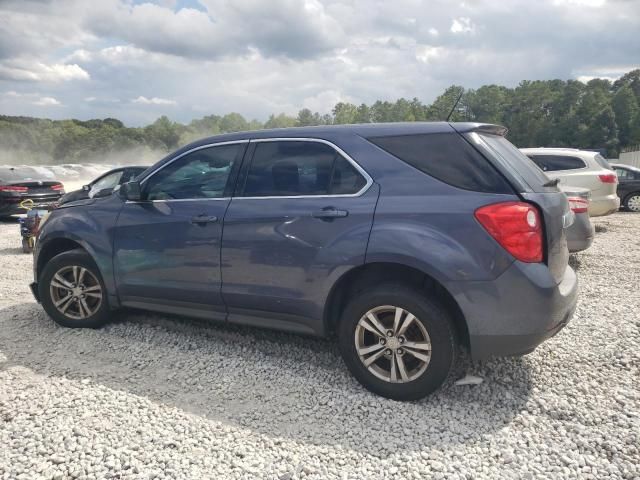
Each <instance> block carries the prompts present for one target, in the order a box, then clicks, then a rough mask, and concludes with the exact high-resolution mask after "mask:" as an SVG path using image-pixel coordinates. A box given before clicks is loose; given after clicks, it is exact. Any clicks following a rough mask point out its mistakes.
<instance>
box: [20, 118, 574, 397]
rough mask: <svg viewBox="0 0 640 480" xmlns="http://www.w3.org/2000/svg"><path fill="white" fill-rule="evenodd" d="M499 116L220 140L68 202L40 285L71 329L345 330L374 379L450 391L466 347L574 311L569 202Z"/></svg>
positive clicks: (363, 376) (45, 242)
mask: <svg viewBox="0 0 640 480" xmlns="http://www.w3.org/2000/svg"><path fill="white" fill-rule="evenodd" d="M505 131H506V130H505V129H504V128H503V127H499V126H495V125H486V124H475V123H445V122H438V123H404V124H378V125H345V126H323V127H309V128H291V129H281V130H265V131H256V132H244V133H234V134H228V135H220V136H216V137H211V138H207V139H204V140H200V141H198V142H195V143H192V144H190V145H187V146H186V147H183V148H181V149H180V150H178V151H177V152H175V153H172V154H170V155H168V156H167V157H166V158H164V159H162V160H161V161H159V162H158V163H157V164H155V165H154V166H152V167H150V168H149V169H148V170H146V171H145V172H143V173H142V174H141V175H140V176H139V177H137V178H136V180H135V181H133V182H129V183H126V184H124V185H123V186H122V187H121V188H120V189H119V190H118V191H116V192H115V193H113V194H108V193H109V192H107V194H105V195H104V196H101V195H98V196H96V197H94V198H92V199H84V200H78V201H75V202H71V203H69V204H65V205H63V206H62V207H61V208H59V209H57V210H55V211H53V212H52V214H51V216H50V217H49V219H48V220H47V221H46V222H45V224H44V226H43V228H42V229H41V232H40V235H39V239H38V241H37V246H36V251H35V258H34V274H35V282H34V283H33V285H32V290H33V292H34V294H35V296H36V298H37V299H38V301H39V302H41V303H42V305H43V307H44V309H45V310H46V311H47V313H48V314H49V315H50V316H51V317H52V318H53V319H54V320H55V321H56V322H58V323H59V324H61V325H64V326H67V327H98V326H100V325H103V324H104V323H105V322H107V321H108V320H109V318H110V312H111V311H112V310H113V309H116V308H119V307H134V308H140V309H145V310H152V311H158V312H166V313H173V314H180V315H188V316H193V317H200V318H204V319H207V320H220V321H227V322H232V323H239V324H247V325H255V326H261V327H271V328H277V329H282V330H287V331H293V332H300V333H305V334H311V335H327V336H336V337H337V339H338V342H339V345H340V350H341V352H342V356H343V357H344V361H345V363H346V364H347V366H348V368H349V369H350V371H351V372H352V373H353V375H354V376H355V377H356V378H357V379H358V380H359V381H360V382H361V383H362V384H363V385H364V386H365V387H366V388H368V389H370V390H372V391H373V392H376V393H378V394H380V395H383V396H386V397H389V398H394V399H398V400H411V399H417V398H420V397H423V396H425V395H427V394H429V393H431V392H432V391H434V390H435V389H436V388H438V387H439V386H440V385H441V384H442V383H443V382H444V380H445V379H446V377H447V375H448V374H449V372H450V371H451V368H452V365H453V363H454V360H455V357H456V354H457V352H458V347H463V348H466V349H467V350H468V351H469V352H470V355H471V357H472V358H473V359H484V358H487V357H489V356H492V355H521V354H525V353H528V352H531V351H532V350H533V349H534V348H535V347H536V346H537V345H538V344H540V343H541V342H542V341H544V340H545V339H547V338H549V337H551V336H553V335H555V334H556V333H557V332H558V331H559V330H560V329H561V328H562V327H563V326H564V325H565V324H566V323H567V322H568V321H569V319H570V318H571V316H572V314H573V311H574V308H575V305H576V297H577V280H576V276H575V274H574V272H573V270H572V269H571V268H570V267H569V266H568V255H569V254H568V250H567V243H566V237H565V229H566V228H567V227H568V226H569V225H570V223H571V219H572V217H571V212H570V210H569V208H568V204H567V200H566V197H565V195H564V194H563V193H562V192H560V191H559V190H558V188H557V186H556V185H555V182H550V181H549V179H548V178H547V177H545V176H544V174H543V173H542V172H541V171H540V170H539V169H538V168H536V167H535V165H533V164H532V163H531V161H530V160H529V159H528V158H527V157H525V156H524V155H523V154H522V153H520V152H519V151H518V150H517V149H516V148H515V147H514V146H513V145H512V144H511V143H509V142H508V141H507V140H506V139H505V138H504V135H505Z"/></svg>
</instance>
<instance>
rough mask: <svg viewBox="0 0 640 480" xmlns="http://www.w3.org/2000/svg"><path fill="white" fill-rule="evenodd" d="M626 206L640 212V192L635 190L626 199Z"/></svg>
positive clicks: (632, 210)
mask: <svg viewBox="0 0 640 480" xmlns="http://www.w3.org/2000/svg"><path fill="white" fill-rule="evenodd" d="M624 206H625V208H626V209H627V210H629V211H631V212H640V192H634V193H632V194H630V195H628V196H627V198H625V199H624Z"/></svg>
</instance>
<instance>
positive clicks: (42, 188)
mask: <svg viewBox="0 0 640 480" xmlns="http://www.w3.org/2000/svg"><path fill="white" fill-rule="evenodd" d="M63 194H64V187H63V185H62V183H60V182H58V181H56V180H53V179H51V178H47V177H43V176H42V175H41V174H40V173H39V172H38V171H37V170H35V169H34V168H32V167H0V218H1V217H8V216H10V215H16V214H21V213H27V211H28V210H29V209H44V210H46V209H49V208H52V206H53V204H55V203H56V202H57V201H58V200H59V199H60V197H61V196H62V195H63ZM25 200H27V201H29V202H28V203H29V206H28V208H27V207H25V206H24V204H23V205H21V203H23V202H24V201H25Z"/></svg>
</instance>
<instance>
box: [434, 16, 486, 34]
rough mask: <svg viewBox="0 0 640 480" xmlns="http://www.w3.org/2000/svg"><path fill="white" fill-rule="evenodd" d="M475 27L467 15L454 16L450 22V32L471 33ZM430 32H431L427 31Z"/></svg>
mask: <svg viewBox="0 0 640 480" xmlns="http://www.w3.org/2000/svg"><path fill="white" fill-rule="evenodd" d="M475 29H476V27H475V25H474V24H473V23H471V19H470V18H468V17H460V18H454V19H453V22H452V23H451V28H450V29H449V30H451V33H473V32H474V31H475ZM429 33H431V32H429Z"/></svg>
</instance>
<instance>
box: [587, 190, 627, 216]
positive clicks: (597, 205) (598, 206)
mask: <svg viewBox="0 0 640 480" xmlns="http://www.w3.org/2000/svg"><path fill="white" fill-rule="evenodd" d="M619 209H620V198H619V197H618V195H617V194H615V193H613V194H611V195H607V196H606V197H596V198H592V199H591V202H590V203H589V216H591V217H602V216H604V215H610V214H612V213H615V212H617V211H618V210H619Z"/></svg>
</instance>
